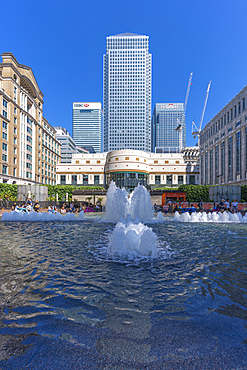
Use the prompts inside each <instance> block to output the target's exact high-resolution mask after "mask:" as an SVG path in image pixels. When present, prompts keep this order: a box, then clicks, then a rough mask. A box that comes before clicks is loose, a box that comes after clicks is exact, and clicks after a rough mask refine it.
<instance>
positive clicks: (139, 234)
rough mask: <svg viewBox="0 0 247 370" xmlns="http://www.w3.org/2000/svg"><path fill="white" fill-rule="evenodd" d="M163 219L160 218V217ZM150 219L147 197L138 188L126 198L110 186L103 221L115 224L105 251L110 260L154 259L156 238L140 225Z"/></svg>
mask: <svg viewBox="0 0 247 370" xmlns="http://www.w3.org/2000/svg"><path fill="white" fill-rule="evenodd" d="M162 217H163V216H162ZM152 219H153V205H152V202H151V197H150V194H149V193H148V191H147V189H146V188H145V187H144V186H140V185H138V186H137V187H136V188H135V189H134V191H133V193H132V194H131V195H130V196H129V195H128V193H127V192H126V190H125V189H124V188H123V189H119V188H117V187H116V185H115V183H114V182H111V184H110V187H109V190H108V193H107V202H106V220H108V221H112V222H118V223H117V225H116V227H115V229H114V231H113V234H112V235H111V236H110V241H109V245H108V249H107V254H108V255H109V256H111V257H118V258H128V259H135V258H136V257H149V258H150V257H151V258H152V257H155V256H157V236H156V234H155V233H154V232H153V231H152V229H151V228H149V227H148V226H145V225H144V224H143V223H142V222H145V221H151V220H152Z"/></svg>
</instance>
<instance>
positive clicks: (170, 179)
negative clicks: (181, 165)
mask: <svg viewBox="0 0 247 370" xmlns="http://www.w3.org/2000/svg"><path fill="white" fill-rule="evenodd" d="M166 184H167V185H172V175H166Z"/></svg>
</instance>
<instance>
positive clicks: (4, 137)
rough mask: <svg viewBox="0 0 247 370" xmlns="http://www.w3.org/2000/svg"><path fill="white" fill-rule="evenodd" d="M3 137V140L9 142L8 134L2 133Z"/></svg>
mask: <svg viewBox="0 0 247 370" xmlns="http://www.w3.org/2000/svg"><path fill="white" fill-rule="evenodd" d="M2 136H3V139H4V140H8V139H7V134H6V132H3V133H2Z"/></svg>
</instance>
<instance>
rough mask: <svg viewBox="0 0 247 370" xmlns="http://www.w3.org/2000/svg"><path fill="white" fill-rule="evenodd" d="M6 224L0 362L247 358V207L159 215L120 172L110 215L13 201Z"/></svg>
mask: <svg viewBox="0 0 247 370" xmlns="http://www.w3.org/2000/svg"><path fill="white" fill-rule="evenodd" d="M103 216H105V217H104V218H103ZM9 221H25V222H9ZM30 221H38V222H30ZM43 221H46V222H43ZM49 221H52V222H49ZM62 221H66V222H62ZM67 221H71V222H67ZM77 221H81V222H77ZM175 221H177V222H175ZM179 221H180V222H179ZM221 222H224V224H222V223H221ZM151 227H152V229H151ZM0 235H1V238H0V296H1V310H0V324H1V325H0V344H1V351H0V368H4V369H24V368H32V369H46V368H47V369H55V368H56V369H59V368H61V369H65V368H66V369H79V368H80V369H92V370H93V369H103V368H104V369H106V368H107V369H120V368H122V369H146V368H150V369H192V368H195V369H197V368H201V369H204V368H205V369H206V368H212V367H213V368H217V369H226V368H239V369H240V368H241V369H246V368H247V348H246V341H247V339H246V338H247V330H246V309H247V303H246V284H245V282H246V265H247V250H246V238H247V231H246V217H242V216H241V215H240V214H234V215H231V214H218V215H217V214H216V213H213V214H208V215H207V214H206V213H200V214H199V213H198V214H197V213H193V214H192V215H189V214H188V213H187V214H186V213H184V214H182V215H181V216H180V215H179V214H177V213H176V214H175V217H174V220H172V219H171V218H170V217H165V218H164V216H163V215H162V213H158V215H157V218H154V216H153V208H152V204H151V199H150V196H149V194H148V192H147V190H146V189H145V188H143V187H141V186H138V187H137V188H136V189H135V190H134V192H133V193H132V194H131V195H130V196H128V194H127V193H126V191H125V189H118V188H117V187H116V186H115V184H113V183H112V184H111V185H110V188H109V191H108V198H107V209H106V213H105V215H103V214H97V215H96V214H94V215H91V216H89V215H86V214H85V217H84V213H81V214H80V215H73V214H66V215H60V214H56V215H54V214H49V213H43V214H36V213H35V214H25V213H23V214H17V213H16V212H14V213H11V212H10V213H9V214H7V213H6V214H4V215H3V218H2V222H0Z"/></svg>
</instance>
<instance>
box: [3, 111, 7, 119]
mask: <svg viewBox="0 0 247 370" xmlns="http://www.w3.org/2000/svg"><path fill="white" fill-rule="evenodd" d="M3 116H4V117H5V118H8V116H7V112H6V111H5V110H3Z"/></svg>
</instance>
